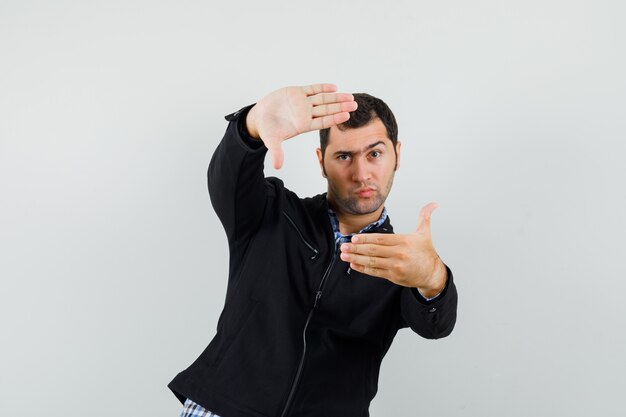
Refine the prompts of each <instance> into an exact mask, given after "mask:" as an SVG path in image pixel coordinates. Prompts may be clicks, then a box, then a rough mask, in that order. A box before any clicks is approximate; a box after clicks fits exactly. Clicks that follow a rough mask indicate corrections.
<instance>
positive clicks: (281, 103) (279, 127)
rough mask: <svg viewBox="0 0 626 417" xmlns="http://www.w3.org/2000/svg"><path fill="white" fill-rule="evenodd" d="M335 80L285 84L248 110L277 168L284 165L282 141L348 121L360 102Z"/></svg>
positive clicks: (253, 128) (252, 128)
mask: <svg viewBox="0 0 626 417" xmlns="http://www.w3.org/2000/svg"><path fill="white" fill-rule="evenodd" d="M336 91H337V86H336V85H334V84H311V85H307V86H303V87H284V88H281V89H279V90H276V91H274V92H272V93H270V94H268V95H267V96H265V97H263V98H262V99H261V100H259V101H258V102H257V103H256V104H255V105H254V106H253V107H252V108H251V109H250V111H249V112H248V116H247V118H246V127H247V129H248V132H249V133H250V135H251V136H252V137H254V138H257V139H261V140H262V141H263V143H264V144H265V146H266V147H267V149H268V150H269V151H270V153H271V154H272V160H273V161H274V168H275V169H280V168H281V167H282V165H283V150H282V146H281V144H282V142H283V141H285V140H287V139H289V138H292V137H294V136H296V135H299V134H301V133H304V132H309V131H311V130H319V129H325V128H328V127H331V126H334V125H337V124H340V123H343V122H345V121H347V120H348V119H349V118H350V113H349V112H351V111H354V110H356V108H357V103H356V102H355V101H354V96H353V95H352V94H349V93H336Z"/></svg>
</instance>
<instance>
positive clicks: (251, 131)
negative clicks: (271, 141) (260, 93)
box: [245, 104, 261, 139]
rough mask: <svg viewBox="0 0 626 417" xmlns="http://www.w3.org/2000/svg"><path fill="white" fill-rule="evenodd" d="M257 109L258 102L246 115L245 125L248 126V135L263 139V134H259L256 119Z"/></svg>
mask: <svg viewBox="0 0 626 417" xmlns="http://www.w3.org/2000/svg"><path fill="white" fill-rule="evenodd" d="M255 110H256V104H255V105H254V106H252V108H251V109H250V111H248V114H247V115H246V120H245V126H246V130H247V131H248V135H250V137H251V138H253V139H261V136H260V135H259V131H258V130H257V127H256V123H255V119H254V118H255V116H256V111H255Z"/></svg>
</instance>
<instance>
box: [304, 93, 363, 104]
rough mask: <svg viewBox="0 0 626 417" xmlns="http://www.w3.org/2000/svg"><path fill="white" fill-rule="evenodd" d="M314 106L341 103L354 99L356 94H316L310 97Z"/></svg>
mask: <svg viewBox="0 0 626 417" xmlns="http://www.w3.org/2000/svg"><path fill="white" fill-rule="evenodd" d="M308 99H309V101H310V102H311V104H312V105H314V106H319V105H320V104H329V103H341V102H344V101H354V96H353V95H352V94H350V93H332V94H316V95H314V96H310V97H308Z"/></svg>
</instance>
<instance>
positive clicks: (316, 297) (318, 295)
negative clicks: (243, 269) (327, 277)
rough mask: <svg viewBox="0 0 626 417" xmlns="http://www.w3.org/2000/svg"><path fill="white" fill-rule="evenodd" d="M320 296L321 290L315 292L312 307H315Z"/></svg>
mask: <svg viewBox="0 0 626 417" xmlns="http://www.w3.org/2000/svg"><path fill="white" fill-rule="evenodd" d="M320 298H322V292H321V291H318V292H317V294H315V302H314V303H313V308H317V305H318V304H319V301H320Z"/></svg>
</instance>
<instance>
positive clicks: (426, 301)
mask: <svg viewBox="0 0 626 417" xmlns="http://www.w3.org/2000/svg"><path fill="white" fill-rule="evenodd" d="M443 265H444V266H445V267H446V285H445V286H444V287H443V290H441V292H440V293H439V294H437V295H435V296H434V297H430V298H427V297H424V296H423V295H422V293H421V292H420V291H419V290H418V289H417V288H415V287H412V288H411V292H412V293H413V296H414V297H415V298H416V299H417V301H419V302H420V303H422V304H426V305H430V304H432V303H434V302H435V301H437V300H439V299H440V298H442V297H443V296H444V295H445V294H446V292H447V290H448V287H449V286H450V276H451V275H452V271H450V268H448V265H446V264H445V263H444V264H443Z"/></svg>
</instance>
